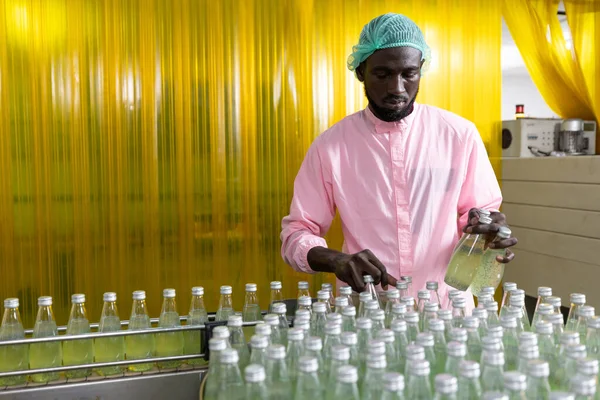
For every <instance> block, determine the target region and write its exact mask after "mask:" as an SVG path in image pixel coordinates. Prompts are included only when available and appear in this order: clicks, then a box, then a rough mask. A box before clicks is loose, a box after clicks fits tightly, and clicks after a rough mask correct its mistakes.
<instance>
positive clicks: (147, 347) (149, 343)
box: [125, 315, 154, 372]
mask: <svg viewBox="0 0 600 400" xmlns="http://www.w3.org/2000/svg"><path fill="white" fill-rule="evenodd" d="M129 329H131V330H139V329H150V317H148V316H147V315H136V316H134V317H132V318H130V320H129ZM125 344H126V348H125V350H126V357H127V359H128V360H141V359H146V358H152V355H153V354H154V335H152V334H142V335H131V336H127V339H126V340H125ZM153 366H154V364H153V363H143V364H131V365H129V367H128V368H129V370H130V371H134V372H144V371H149V370H151V369H152V368H153Z"/></svg>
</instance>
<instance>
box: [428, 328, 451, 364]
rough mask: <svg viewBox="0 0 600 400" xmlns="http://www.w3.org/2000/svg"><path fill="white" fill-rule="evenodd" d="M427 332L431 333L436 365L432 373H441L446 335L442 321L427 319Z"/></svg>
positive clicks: (444, 359) (445, 351)
mask: <svg viewBox="0 0 600 400" xmlns="http://www.w3.org/2000/svg"><path fill="white" fill-rule="evenodd" d="M429 332H431V334H432V335H433V351H434V353H435V359H436V362H437V363H436V365H435V366H434V367H433V373H434V374H440V373H442V372H443V371H444V370H445V368H446V354H447V347H448V346H447V345H446V336H445V335H444V322H443V321H442V320H439V319H432V320H430V321H429Z"/></svg>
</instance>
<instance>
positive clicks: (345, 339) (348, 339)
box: [340, 332, 358, 346]
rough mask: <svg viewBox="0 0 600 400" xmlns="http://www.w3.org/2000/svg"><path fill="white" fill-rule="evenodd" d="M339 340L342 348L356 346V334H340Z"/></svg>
mask: <svg viewBox="0 0 600 400" xmlns="http://www.w3.org/2000/svg"><path fill="white" fill-rule="evenodd" d="M340 338H341V341H342V344H343V345H344V346H356V345H357V344H358V335H357V334H356V332H342V335H341V336H340Z"/></svg>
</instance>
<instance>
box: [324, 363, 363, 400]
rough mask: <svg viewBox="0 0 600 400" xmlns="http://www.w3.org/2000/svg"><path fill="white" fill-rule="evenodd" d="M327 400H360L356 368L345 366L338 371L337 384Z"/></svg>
mask: <svg viewBox="0 0 600 400" xmlns="http://www.w3.org/2000/svg"><path fill="white" fill-rule="evenodd" d="M327 400H360V394H359V391H358V371H357V369H356V367H354V366H352V365H345V366H343V367H340V368H339V369H338V374H337V382H336V384H335V387H334V388H333V391H332V393H331V394H330V395H329V396H327Z"/></svg>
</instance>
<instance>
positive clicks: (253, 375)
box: [244, 364, 266, 383]
mask: <svg viewBox="0 0 600 400" xmlns="http://www.w3.org/2000/svg"><path fill="white" fill-rule="evenodd" d="M244 377H245V378H246V382H248V383H259V382H264V380H265V378H266V374H265V368H264V367H263V366H262V365H259V364H250V365H248V366H247V367H246V369H245V370H244Z"/></svg>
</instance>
